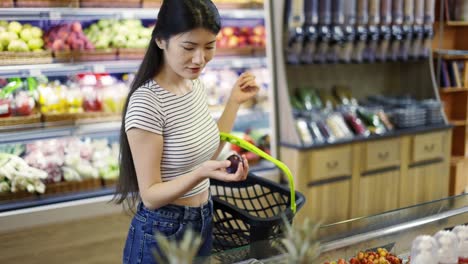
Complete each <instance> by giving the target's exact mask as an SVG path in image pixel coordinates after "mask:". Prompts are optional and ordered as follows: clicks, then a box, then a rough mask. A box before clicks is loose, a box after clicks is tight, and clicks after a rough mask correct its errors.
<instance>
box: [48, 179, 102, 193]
mask: <svg viewBox="0 0 468 264" xmlns="http://www.w3.org/2000/svg"><path fill="white" fill-rule="evenodd" d="M100 188H102V183H101V180H100V179H86V180H82V181H68V182H67V181H63V182H57V183H50V184H46V190H45V193H44V194H41V195H54V194H64V193H72V192H79V191H90V190H96V189H100Z"/></svg>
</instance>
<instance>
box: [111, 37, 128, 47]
mask: <svg viewBox="0 0 468 264" xmlns="http://www.w3.org/2000/svg"><path fill="white" fill-rule="evenodd" d="M126 43H127V38H126V37H125V36H123V35H116V36H115V37H114V39H112V46H113V47H116V48H123V47H125V44H126Z"/></svg>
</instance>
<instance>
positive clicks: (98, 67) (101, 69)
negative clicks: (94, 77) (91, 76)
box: [93, 64, 106, 73]
mask: <svg viewBox="0 0 468 264" xmlns="http://www.w3.org/2000/svg"><path fill="white" fill-rule="evenodd" d="M93 72H94V73H105V72H106V66H104V65H102V64H96V65H94V66H93Z"/></svg>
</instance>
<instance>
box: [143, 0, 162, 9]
mask: <svg viewBox="0 0 468 264" xmlns="http://www.w3.org/2000/svg"><path fill="white" fill-rule="evenodd" d="M161 4H162V0H143V3H142V4H141V5H142V6H143V8H160V7H161Z"/></svg>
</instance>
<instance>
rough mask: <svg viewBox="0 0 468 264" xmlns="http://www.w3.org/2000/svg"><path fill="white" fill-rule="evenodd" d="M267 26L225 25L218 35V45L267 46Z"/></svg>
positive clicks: (221, 47)
mask: <svg viewBox="0 0 468 264" xmlns="http://www.w3.org/2000/svg"><path fill="white" fill-rule="evenodd" d="M265 34H266V32H265V26H263V25H257V26H254V27H251V26H242V27H238V26H224V27H223V28H222V29H221V31H220V32H219V34H218V35H217V37H216V39H217V42H216V45H217V47H218V48H219V49H233V48H242V47H259V48H265V45H266V36H265Z"/></svg>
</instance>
